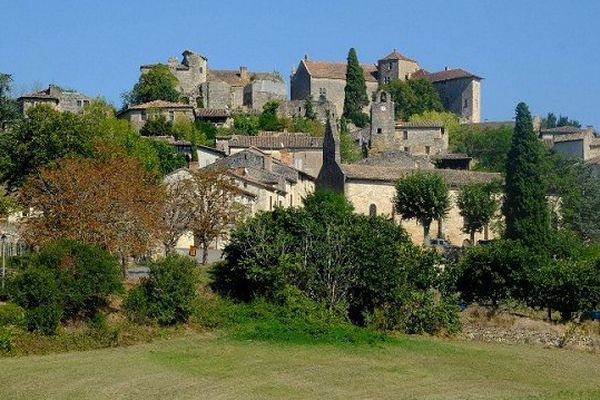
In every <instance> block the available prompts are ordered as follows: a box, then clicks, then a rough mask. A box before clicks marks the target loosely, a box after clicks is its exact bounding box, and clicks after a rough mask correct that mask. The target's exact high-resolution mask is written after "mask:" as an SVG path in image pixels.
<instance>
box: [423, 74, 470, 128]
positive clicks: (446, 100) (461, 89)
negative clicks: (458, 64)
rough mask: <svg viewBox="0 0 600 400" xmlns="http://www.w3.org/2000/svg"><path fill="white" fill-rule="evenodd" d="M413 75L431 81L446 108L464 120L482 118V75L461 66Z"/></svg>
mask: <svg viewBox="0 0 600 400" xmlns="http://www.w3.org/2000/svg"><path fill="white" fill-rule="evenodd" d="M413 77H414V78H425V79H427V80H429V81H431V83H433V87H435V89H436V90H437V92H438V93H439V94H440V99H441V100H442V104H443V105H444V108H445V109H446V110H447V111H450V112H453V113H454V114H456V115H458V116H459V118H460V120H461V121H462V122H479V121H480V120H481V80H482V78H481V77H479V76H477V75H473V74H472V73H470V72H467V71H465V70H463V69H461V68H457V69H449V68H448V67H446V68H445V69H444V70H443V71H440V72H433V73H429V72H427V71H425V70H420V71H417V72H416V73H415V74H414V75H413Z"/></svg>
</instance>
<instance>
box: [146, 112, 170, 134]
mask: <svg viewBox="0 0 600 400" xmlns="http://www.w3.org/2000/svg"><path fill="white" fill-rule="evenodd" d="M173 133H174V132H173V123H172V122H171V121H167V118H165V116H164V115H162V114H160V113H151V114H150V118H148V120H147V121H146V123H145V124H144V126H142V129H140V134H141V135H142V136H172V135H173Z"/></svg>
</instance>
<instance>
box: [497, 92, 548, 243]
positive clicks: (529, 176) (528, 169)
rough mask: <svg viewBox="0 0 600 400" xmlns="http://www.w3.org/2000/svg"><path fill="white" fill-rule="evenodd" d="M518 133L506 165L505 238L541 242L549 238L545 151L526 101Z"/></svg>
mask: <svg viewBox="0 0 600 400" xmlns="http://www.w3.org/2000/svg"><path fill="white" fill-rule="evenodd" d="M516 113H517V115H516V123H515V132H514V135H513V140H512V145H511V149H510V152H509V154H508V161H507V164H506V199H505V202H504V205H503V212H504V216H505V218H506V238H508V239H514V240H521V241H523V243H524V244H526V245H528V246H531V245H541V244H543V243H544V241H545V240H546V238H547V237H548V232H549V228H550V213H549V207H548V201H547V200H546V193H547V192H546V181H545V179H544V162H545V161H544V153H543V148H542V144H541V143H540V141H539V140H538V139H537V137H536V136H535V134H534V132H533V125H532V122H531V114H530V113H529V109H528V108H527V105H526V104H525V103H519V105H517V109H516Z"/></svg>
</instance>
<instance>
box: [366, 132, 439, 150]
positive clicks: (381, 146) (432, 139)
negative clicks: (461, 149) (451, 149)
mask: <svg viewBox="0 0 600 400" xmlns="http://www.w3.org/2000/svg"><path fill="white" fill-rule="evenodd" d="M393 150H395V151H398V150H400V151H406V152H408V153H410V154H414V155H427V154H432V155H433V154H441V153H445V152H447V150H448V134H447V133H446V132H445V130H444V128H441V127H439V128H438V127H402V126H397V127H395V128H394V133H393V134H386V133H374V134H373V135H372V136H371V150H370V152H371V154H377V153H381V152H385V151H393Z"/></svg>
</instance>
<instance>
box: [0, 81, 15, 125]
mask: <svg viewBox="0 0 600 400" xmlns="http://www.w3.org/2000/svg"><path fill="white" fill-rule="evenodd" d="M11 89H12V76H11V75H9V74H3V73H1V72H0V131H2V127H3V123H4V122H8V121H12V120H13V119H16V118H17V117H18V116H19V108H18V105H17V102H16V100H15V99H13V98H11V97H10V92H11Z"/></svg>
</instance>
